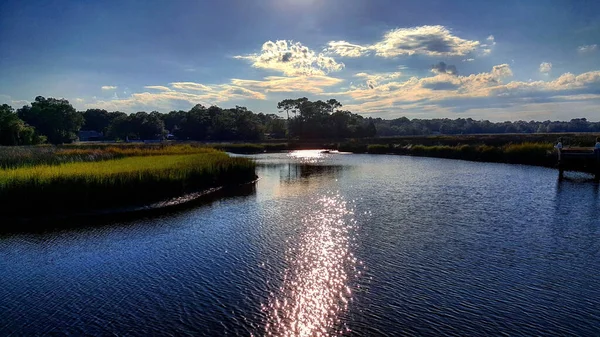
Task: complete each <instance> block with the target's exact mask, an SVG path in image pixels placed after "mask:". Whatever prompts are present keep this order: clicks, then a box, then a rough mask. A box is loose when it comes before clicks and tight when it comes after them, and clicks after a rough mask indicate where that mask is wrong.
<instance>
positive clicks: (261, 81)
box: [0, 0, 600, 121]
mask: <svg viewBox="0 0 600 337" xmlns="http://www.w3.org/2000/svg"><path fill="white" fill-rule="evenodd" d="M0 79H1V80H0V103H8V104H11V105H13V106H14V107H20V106H22V105H24V104H27V102H30V101H32V100H33V98H34V97H35V96H37V95H42V96H46V97H48V96H50V97H60V98H62V97H64V98H66V99H68V100H69V101H70V102H71V103H72V104H73V105H74V106H75V107H76V108H77V109H80V110H84V109H86V108H92V107H99V108H104V109H107V110H111V111H113V110H119V111H124V112H136V111H142V110H145V111H152V110H158V111H161V112H168V111H170V110H176V109H184V110H188V109H190V108H191V107H192V106H193V105H195V104H197V103H200V104H204V105H206V106H209V105H212V104H215V105H219V106H222V107H230V106H235V105H243V106H247V107H248V108H250V109H251V110H253V111H255V112H259V111H262V112H265V113H274V112H277V109H276V105H277V102H278V101H280V100H282V99H284V98H297V97H302V96H306V97H308V98H309V99H313V100H317V99H328V98H336V99H338V100H339V101H341V102H342V103H343V104H344V107H345V108H347V109H349V110H351V111H353V112H355V113H360V114H363V115H365V116H373V117H383V118H397V117H401V116H407V117H409V118H438V117H448V118H458V117H464V118H467V117H471V118H474V119H490V120H495V121H498V120H519V119H522V120H532V119H533V120H547V119H550V120H557V119H558V120H569V119H571V118H578V117H586V118H588V119H589V120H594V121H598V120H600V1H584V0H581V1H568V0H562V1H558V0H546V1H525V0H521V1H512V0H507V1H470V0H463V1H460V0H459V1H441V0H438V1H431V0H419V1H401V0H396V1H392V0H351V1H350V0H344V1H342V0H257V1H250V0H223V1H212V0H205V1H203V0H196V1H162V0H160V1H153V0H147V1H41V0H38V1H12V0H8V1H7V0H5V1H2V2H0Z"/></svg>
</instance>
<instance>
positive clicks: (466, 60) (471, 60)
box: [462, 58, 475, 62]
mask: <svg viewBox="0 0 600 337" xmlns="http://www.w3.org/2000/svg"><path fill="white" fill-rule="evenodd" d="M462 61H463V62H473V61H475V59H473V58H469V59H464V60H462Z"/></svg>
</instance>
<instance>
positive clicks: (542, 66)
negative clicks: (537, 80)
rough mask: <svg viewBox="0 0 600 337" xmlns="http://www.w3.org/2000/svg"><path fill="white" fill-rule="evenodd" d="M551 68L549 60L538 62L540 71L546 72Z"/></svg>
mask: <svg viewBox="0 0 600 337" xmlns="http://www.w3.org/2000/svg"><path fill="white" fill-rule="evenodd" d="M551 70H552V63H550V62H542V63H541V64H540V73H542V74H548V73H549V72H550V71H551Z"/></svg>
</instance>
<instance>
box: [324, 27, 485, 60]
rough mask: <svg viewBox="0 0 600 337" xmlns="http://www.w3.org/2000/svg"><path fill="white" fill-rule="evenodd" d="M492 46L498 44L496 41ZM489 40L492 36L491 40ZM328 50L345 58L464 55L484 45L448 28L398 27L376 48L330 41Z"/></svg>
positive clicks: (388, 33) (385, 35) (376, 45)
mask: <svg viewBox="0 0 600 337" xmlns="http://www.w3.org/2000/svg"><path fill="white" fill-rule="evenodd" d="M490 37H491V38H492V43H493V44H496V43H495V42H494V41H493V36H490ZM488 39H489V37H488ZM327 45H328V47H327V48H326V49H325V51H326V52H327V53H329V54H337V55H339V56H342V57H361V56H364V55H368V54H373V53H374V54H375V55H377V56H380V57H385V58H390V57H396V56H402V55H427V56H464V55H467V54H469V53H470V52H473V51H475V49H476V48H477V47H478V46H479V45H480V42H479V41H472V40H467V39H463V38H460V37H458V36H456V35H453V34H452V32H451V31H450V30H449V29H448V28H446V27H444V26H420V27H412V28H397V29H393V30H390V31H388V32H387V33H385V34H384V36H383V38H382V39H381V41H379V42H376V43H374V44H372V45H364V46H361V45H358V44H352V43H350V42H346V41H330V42H329V43H328V44H327Z"/></svg>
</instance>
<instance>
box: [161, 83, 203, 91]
mask: <svg viewBox="0 0 600 337" xmlns="http://www.w3.org/2000/svg"><path fill="white" fill-rule="evenodd" d="M169 85H170V86H172V87H173V88H174V89H180V90H191V91H212V88H211V87H210V86H207V85H204V84H200V83H195V82H173V83H169Z"/></svg>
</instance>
